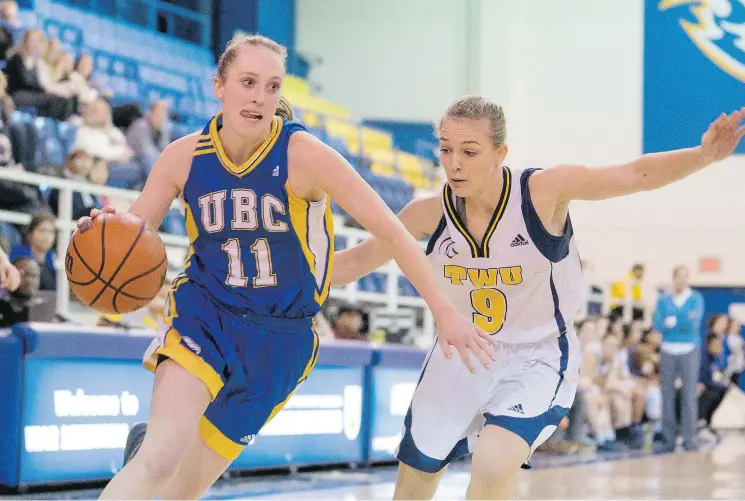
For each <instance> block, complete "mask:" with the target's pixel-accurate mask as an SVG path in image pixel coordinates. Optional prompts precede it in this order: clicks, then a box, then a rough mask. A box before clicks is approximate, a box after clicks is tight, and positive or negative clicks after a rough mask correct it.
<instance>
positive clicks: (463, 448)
mask: <svg viewBox="0 0 745 501" xmlns="http://www.w3.org/2000/svg"><path fill="white" fill-rule="evenodd" d="M743 117H745V108H743V109H742V110H740V111H737V112H734V113H732V114H731V115H729V116H726V115H722V116H721V117H720V118H718V119H717V120H716V121H715V122H714V123H713V124H712V125H711V126H710V127H709V129H708V130H707V131H706V132H705V133H704V135H703V137H702V141H701V145H700V146H698V147H695V148H689V149H683V150H678V151H670V152H665V153H657V154H651V155H645V156H643V157H641V158H639V159H638V160H635V161H632V162H629V163H626V164H622V165H614V166H608V167H601V168H586V167H582V166H577V165H562V166H557V167H554V168H551V169H547V170H534V169H529V170H525V171H519V170H517V169H511V168H508V167H506V166H503V165H502V163H503V161H504V158H505V156H506V155H507V145H506V120H505V117H504V113H503V111H502V108H501V107H499V106H497V105H496V104H494V103H493V102H491V101H489V100H487V99H485V98H482V97H476V96H468V97H465V98H463V99H461V100H459V101H457V102H456V103H454V104H453V105H451V106H450V108H449V109H448V111H447V112H446V113H445V116H444V117H443V118H442V120H441V121H440V126H439V136H440V158H441V160H442V164H443V165H444V167H445V173H446V175H447V184H446V185H445V187H444V189H443V192H442V193H441V194H440V195H436V196H431V197H429V198H422V199H419V200H415V201H412V202H411V203H410V204H409V205H408V206H406V207H405V208H404V209H403V210H402V211H401V213H400V215H399V217H400V219H401V221H402V222H403V224H404V226H406V228H407V229H408V230H409V231H410V232H411V234H412V235H413V236H414V237H415V238H417V239H423V238H425V237H427V236H430V240H429V243H428V247H427V254H428V257H429V260H430V263H431V266H432V267H433V269H434V271H435V275H436V276H437V277H438V279H439V286H440V288H441V289H442V290H444V291H446V292H447V293H448V296H449V298H450V300H451V301H452V302H453V304H455V306H456V308H457V309H458V310H459V311H460V312H461V313H463V314H466V315H469V316H471V317H472V318H473V321H474V323H475V324H476V325H477V326H479V327H481V328H482V329H483V330H484V331H486V332H487V333H489V334H490V335H492V336H493V340H494V342H495V349H496V352H497V360H496V361H495V362H494V363H493V364H492V368H491V369H487V370H480V371H478V372H477V373H476V374H472V373H470V372H469V371H467V370H465V368H464V365H463V364H461V363H459V361H458V360H446V359H445V358H444V357H442V356H441V353H440V351H439V350H434V349H433V350H432V351H431V352H430V355H429V357H428V358H427V360H426V362H425V364H424V367H423V369H422V372H421V376H420V378H419V383H418V385H417V388H416V390H415V392H414V395H413V398H412V401H411V405H410V407H409V411H408V413H407V415H406V417H405V419H404V425H403V432H402V439H401V442H400V445H399V447H398V450H397V451H396V455H397V457H398V459H399V462H400V466H399V474H398V479H397V482H396V490H395V498H396V499H430V498H432V496H433V495H434V494H435V491H436V489H437V485H438V483H439V480H440V478H441V475H442V473H443V472H444V470H445V468H446V466H447V464H448V463H449V462H450V461H452V460H453V459H456V458H458V457H462V456H465V455H467V454H469V453H471V452H472V453H473V460H472V475H471V482H470V484H469V486H468V490H467V494H466V496H467V498H468V499H509V498H511V497H512V496H513V489H514V486H515V481H516V475H517V472H518V470H519V468H520V466H521V465H523V463H524V462H525V461H526V460H527V459H528V458H529V457H530V455H531V454H532V453H533V451H534V450H535V449H536V447H538V446H539V445H540V444H541V443H543V442H544V441H545V440H546V439H548V438H549V437H550V436H551V434H552V433H553V432H554V430H555V429H556V427H557V426H558V424H559V423H560V422H561V420H562V418H563V417H564V416H566V414H567V412H568V410H569V408H570V407H571V406H572V402H573V400H574V395H575V392H576V388H577V382H578V379H579V356H578V355H579V354H578V346H577V339H576V336H575V333H574V332H573V330H572V325H573V321H572V317H573V316H574V315H575V314H576V312H577V311H578V309H579V307H580V304H581V301H582V295H583V292H584V290H585V289H584V287H583V286H582V271H581V268H580V263H579V254H578V251H577V248H576V246H575V244H574V239H573V232H572V224H571V220H570V218H569V203H570V201H572V200H602V199H608V198H614V197H620V196H624V195H628V194H631V193H636V192H639V191H647V190H653V189H656V188H660V187H662V186H665V185H668V184H670V183H672V182H675V181H677V180H680V179H683V178H684V177H686V176H688V175H690V174H693V173H694V172H696V171H698V170H701V169H703V168H705V167H706V166H708V165H710V164H712V163H713V162H716V161H719V160H722V159H724V158H725V157H727V156H729V155H730V154H731V153H732V152H733V151H734V149H735V147H736V146H737V144H738V142H739V141H740V139H741V138H742V136H743V135H744V134H745V127H741V126H740V122H741V121H742V119H743ZM392 256H393V255H392V254H391V252H390V248H389V247H388V246H387V244H385V243H384V242H383V241H381V240H380V239H379V238H377V237H372V238H369V239H368V240H366V241H364V242H362V243H361V244H359V245H358V246H355V247H353V248H350V249H347V250H345V251H342V252H339V253H337V254H336V262H335V267H334V271H333V274H332V284H333V285H343V284H346V283H349V282H352V281H355V280H357V279H359V278H360V277H362V276H363V275H365V274H367V273H370V272H371V271H373V270H375V269H377V268H378V267H380V266H382V265H383V264H385V262H386V261H388V260H389V259H390V258H391V257H392Z"/></svg>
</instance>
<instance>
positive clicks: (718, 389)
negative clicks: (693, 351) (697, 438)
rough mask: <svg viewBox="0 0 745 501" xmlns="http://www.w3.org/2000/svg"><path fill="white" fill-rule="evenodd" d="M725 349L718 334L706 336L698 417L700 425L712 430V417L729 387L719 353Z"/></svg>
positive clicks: (699, 386)
mask: <svg viewBox="0 0 745 501" xmlns="http://www.w3.org/2000/svg"><path fill="white" fill-rule="evenodd" d="M722 350H723V347H722V339H721V338H720V337H719V336H717V335H716V334H709V335H708V336H707V338H706V346H705V347H704V349H703V350H702V351H703V356H702V358H701V370H700V372H699V378H698V387H697V393H698V418H699V425H700V426H702V427H704V428H707V429H708V430H709V431H711V432H713V430H711V418H712V416H714V412H716V410H717V408H718V407H719V405H720V404H721V403H722V400H724V395H725V394H726V393H727V389H728V388H729V385H728V381H727V380H726V379H725V377H724V374H723V373H722V371H721V368H720V364H719V360H718V359H719V355H721V353H722Z"/></svg>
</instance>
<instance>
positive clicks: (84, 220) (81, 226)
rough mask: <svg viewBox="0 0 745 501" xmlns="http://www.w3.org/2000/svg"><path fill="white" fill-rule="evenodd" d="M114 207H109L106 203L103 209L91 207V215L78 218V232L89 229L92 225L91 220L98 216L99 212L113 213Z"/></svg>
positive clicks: (114, 211)
mask: <svg viewBox="0 0 745 501" xmlns="http://www.w3.org/2000/svg"><path fill="white" fill-rule="evenodd" d="M115 213H116V209H115V208H113V207H111V206H110V205H107V206H106V207H104V208H103V209H91V215H90V216H83V217H81V218H80V219H78V231H79V232H80V233H83V232H84V231H86V230H88V229H90V227H91V226H93V220H94V219H96V217H98V215H99V214H115Z"/></svg>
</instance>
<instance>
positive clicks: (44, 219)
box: [10, 212, 57, 290]
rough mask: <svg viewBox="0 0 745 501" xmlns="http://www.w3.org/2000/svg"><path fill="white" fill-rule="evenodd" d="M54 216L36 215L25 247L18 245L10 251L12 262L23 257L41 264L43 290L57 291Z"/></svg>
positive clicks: (30, 224)
mask: <svg viewBox="0 0 745 501" xmlns="http://www.w3.org/2000/svg"><path fill="white" fill-rule="evenodd" d="M55 221H56V218H55V217H54V215H53V214H50V213H47V212H40V213H36V214H34V216H33V217H32V218H31V222H30V223H29V225H28V228H27V229H26V235H25V238H24V245H18V246H16V247H14V248H13V249H12V250H11V251H10V260H11V261H12V262H14V261H16V260H17V259H20V258H22V257H30V258H32V259H34V260H35V261H36V262H37V263H39V268H40V273H41V279H40V281H41V287H40V288H41V290H56V289H57V272H56V271H55V268H54V260H55V253H54V249H53V246H54V241H55V239H56V231H55V228H54V223H55Z"/></svg>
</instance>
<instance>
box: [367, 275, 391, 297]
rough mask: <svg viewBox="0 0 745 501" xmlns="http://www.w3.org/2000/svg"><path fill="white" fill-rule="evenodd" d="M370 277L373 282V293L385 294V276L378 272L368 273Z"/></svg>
mask: <svg viewBox="0 0 745 501" xmlns="http://www.w3.org/2000/svg"><path fill="white" fill-rule="evenodd" d="M370 276H371V277H372V281H373V292H377V293H381V294H382V293H384V292H386V283H387V278H386V276H385V275H384V274H382V273H378V272H375V273H370Z"/></svg>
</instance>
